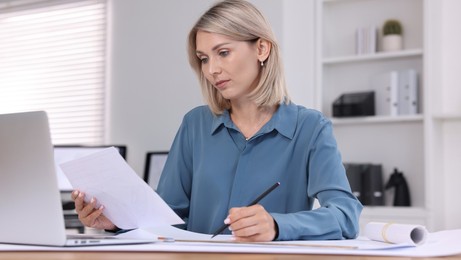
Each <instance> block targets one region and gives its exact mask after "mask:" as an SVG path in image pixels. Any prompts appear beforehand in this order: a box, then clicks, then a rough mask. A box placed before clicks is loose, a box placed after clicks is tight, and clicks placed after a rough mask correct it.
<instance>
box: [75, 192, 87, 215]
mask: <svg viewBox="0 0 461 260" xmlns="http://www.w3.org/2000/svg"><path fill="white" fill-rule="evenodd" d="M84 198H85V194H84V193H83V192H79V193H78V194H77V197H76V198H75V200H74V203H75V211H77V213H79V212H80V211H82V209H83V207H85V201H84Z"/></svg>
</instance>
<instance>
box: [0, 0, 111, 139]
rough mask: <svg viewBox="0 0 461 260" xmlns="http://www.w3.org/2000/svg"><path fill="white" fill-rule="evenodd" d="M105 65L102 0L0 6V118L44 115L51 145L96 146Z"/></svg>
mask: <svg viewBox="0 0 461 260" xmlns="http://www.w3.org/2000/svg"><path fill="white" fill-rule="evenodd" d="M105 64H106V3H105V1H103V0H80V1H68V0H59V1H57V0H47V1H45V0H11V1H0V113H13V112H20V111H32V110H45V111H47V113H48V117H49V121H50V128H51V136H52V139H53V143H54V144H101V143H103V141H104V130H105V129H104V128H105V97H106V94H105V66H106V65H105Z"/></svg>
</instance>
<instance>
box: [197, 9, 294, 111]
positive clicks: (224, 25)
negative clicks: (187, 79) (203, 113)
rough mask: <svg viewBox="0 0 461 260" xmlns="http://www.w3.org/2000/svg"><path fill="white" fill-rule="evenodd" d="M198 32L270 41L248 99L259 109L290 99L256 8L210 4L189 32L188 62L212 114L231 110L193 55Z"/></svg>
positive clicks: (273, 45)
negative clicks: (267, 51)
mask: <svg viewBox="0 0 461 260" xmlns="http://www.w3.org/2000/svg"><path fill="white" fill-rule="evenodd" d="M198 31H205V32H209V33H217V34H221V35H224V36H227V37H229V38H231V39H233V40H237V41H248V42H256V41H257V40H258V39H264V40H267V41H268V42H270V44H271V50H270V53H269V56H268V57H267V59H266V60H265V61H264V66H262V67H261V74H260V79H259V83H258V84H257V86H256V88H255V89H254V90H253V91H252V92H251V93H250V99H251V100H253V101H254V102H255V103H256V104H257V105H258V106H259V107H266V106H267V107H269V106H273V105H277V104H280V103H282V102H286V103H289V102H290V98H289V96H288V91H287V88H286V84H285V77H284V74H283V65H282V61H281V57H280V50H279V46H278V44H277V41H276V39H275V35H274V33H273V32H272V29H271V27H270V25H269V23H268V22H267V21H266V19H265V18H264V16H263V15H262V14H261V12H259V11H258V9H256V7H255V6H253V5H252V4H250V3H249V2H247V1H244V0H225V1H222V2H218V3H216V4H215V5H213V6H212V7H211V8H210V9H209V10H208V11H206V12H205V13H204V14H203V15H202V16H201V17H200V18H199V20H198V21H197V22H196V24H195V25H194V27H192V29H191V31H190V32H189V39H188V54H189V63H190V65H191V67H192V68H193V69H194V71H195V73H196V74H197V76H198V78H199V80H200V85H201V89H202V94H203V97H204V99H205V101H206V102H207V103H208V106H209V107H210V109H211V111H212V112H213V113H214V114H222V112H223V111H224V110H227V109H230V101H229V100H227V99H225V98H224V97H223V96H222V95H221V94H220V93H219V91H217V90H216V88H214V87H213V85H212V84H211V83H210V82H209V81H208V80H207V79H206V78H205V75H204V74H203V73H202V68H201V66H202V63H201V62H200V59H199V58H198V57H197V55H196V48H197V46H196V36H197V32H198Z"/></svg>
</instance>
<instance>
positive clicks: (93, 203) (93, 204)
mask: <svg viewBox="0 0 461 260" xmlns="http://www.w3.org/2000/svg"><path fill="white" fill-rule="evenodd" d="M95 207H96V199H95V198H91V200H90V203H88V204H86V205H85V206H84V207H83V208H82V209H81V210H80V212H79V213H78V215H79V216H81V217H86V216H88V215H90V214H91V213H93V211H94V210H95Z"/></svg>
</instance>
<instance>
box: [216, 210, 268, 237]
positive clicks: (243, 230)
mask: <svg viewBox="0 0 461 260" xmlns="http://www.w3.org/2000/svg"><path fill="white" fill-rule="evenodd" d="M224 223H225V224H229V225H230V226H229V228H230V229H231V231H232V235H233V236H234V238H235V241H240V242H266V241H272V240H274V238H275V235H276V233H277V232H276V227H275V223H274V219H273V218H272V216H271V215H270V214H269V213H268V212H267V211H266V210H265V209H264V207H263V206H261V205H259V204H256V205H253V206H250V207H242V208H231V209H230V210H229V216H227V218H226V220H225V221H224Z"/></svg>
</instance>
